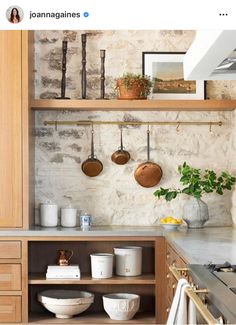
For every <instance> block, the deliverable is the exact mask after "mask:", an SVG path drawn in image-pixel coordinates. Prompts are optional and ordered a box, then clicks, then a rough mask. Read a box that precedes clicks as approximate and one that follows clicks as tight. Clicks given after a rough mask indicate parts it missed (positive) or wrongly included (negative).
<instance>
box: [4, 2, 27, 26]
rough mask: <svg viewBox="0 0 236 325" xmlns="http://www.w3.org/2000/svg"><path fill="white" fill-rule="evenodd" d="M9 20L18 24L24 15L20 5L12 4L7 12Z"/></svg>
mask: <svg viewBox="0 0 236 325" xmlns="http://www.w3.org/2000/svg"><path fill="white" fill-rule="evenodd" d="M6 16H7V20H8V21H9V22H10V23H12V24H18V23H20V22H21V21H22V19H23V17H24V12H23V10H22V9H21V7H19V6H11V7H9V8H8V9H7V12H6Z"/></svg>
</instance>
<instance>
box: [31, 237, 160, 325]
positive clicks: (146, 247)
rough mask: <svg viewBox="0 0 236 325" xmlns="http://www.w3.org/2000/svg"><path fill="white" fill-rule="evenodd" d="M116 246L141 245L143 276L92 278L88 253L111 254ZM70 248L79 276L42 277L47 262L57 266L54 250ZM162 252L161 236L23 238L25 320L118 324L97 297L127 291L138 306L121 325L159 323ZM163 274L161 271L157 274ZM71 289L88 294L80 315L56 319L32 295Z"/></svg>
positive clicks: (33, 321) (52, 322)
mask: <svg viewBox="0 0 236 325" xmlns="http://www.w3.org/2000/svg"><path fill="white" fill-rule="evenodd" d="M117 246H141V247H142V248H143V249H142V274H141V275H140V276H134V277H126V276H117V275H115V268H114V272H113V274H114V275H113V276H112V277H111V278H107V279H93V278H92V277H91V265H90V264H91V263H90V254H91V253H98V252H103V253H113V248H114V247H117ZM60 249H67V250H73V252H74V255H73V257H72V259H71V264H79V266H80V271H81V278H80V279H46V269H47V265H50V264H56V261H57V257H58V256H57V251H58V250H60ZM164 252H165V244H164V238H162V237H158V238H157V237H139V238H137V237H116V238H112V237H109V238H108V237H102V238H99V237H95V238H91V237H88V238H84V237H82V238H81V237H80V238H73V239H72V238H63V241H62V240H61V239H60V238H58V239H56V238H53V239H49V240H46V241H42V240H38V241H37V239H33V240H30V241H29V242H28V257H29V258H28V292H29V300H28V305H29V316H28V323H29V324H119V323H120V321H114V320H111V319H110V318H109V316H108V315H107V314H106V312H105V311H104V309H103V303H102V296H103V294H106V293H114V292H128V293H135V294H139V295H140V310H139V311H138V312H137V314H136V315H135V316H134V318H133V319H132V320H130V321H122V323H124V324H157V323H161V322H162V319H161V317H162V316H161V314H160V313H159V312H158V311H159V310H163V306H161V304H162V303H163V299H157V297H162V294H163V291H164V287H165V280H163V279H165V278H164V277H163V274H164V273H163V272H164V267H163V265H164V261H163V256H164ZM162 273H163V274H162ZM62 286H63V289H72V290H73V289H74V290H82V291H89V292H93V293H94V295H95V300H94V303H93V304H92V305H91V306H90V307H89V309H88V310H87V311H85V312H84V313H82V314H80V315H77V316H75V317H73V318H71V319H66V320H65V319H63V320H62V319H57V318H55V317H54V315H53V314H51V313H49V312H47V311H46V309H44V307H43V306H41V304H40V303H39V302H38V301H37V293H39V292H41V291H43V290H47V289H56V288H62Z"/></svg>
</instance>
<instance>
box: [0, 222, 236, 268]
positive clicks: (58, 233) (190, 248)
mask: <svg viewBox="0 0 236 325" xmlns="http://www.w3.org/2000/svg"><path fill="white" fill-rule="evenodd" d="M96 236H97V237H103V236H108V237H114V236H127V237H130V236H135V237H138V236H146V237H155V236H165V237H166V238H167V240H168V241H169V242H170V243H171V244H172V245H173V246H174V247H175V248H176V249H177V250H178V252H179V253H180V254H181V255H182V257H183V258H184V259H185V260H186V261H187V262H188V263H190V264H206V263H209V262H212V263H222V262H225V261H228V262H230V263H232V264H236V229H234V228H232V227H219V228H218V227H217V228H213V227H212V228H210V227H207V228H203V229H187V228H185V227H180V228H179V229H178V230H176V231H165V230H164V229H163V228H162V227H158V226H155V227H145V226H143V227H127V226H113V227H108V226H107V227H106V226H100V227H92V228H91V229H90V230H86V231H83V230H81V229H80V228H79V227H78V228H63V227H57V228H42V227H34V228H31V229H29V230H17V229H12V230H10V229H8V230H1V231H0V237H11V238H12V237H17V238H20V237H96Z"/></svg>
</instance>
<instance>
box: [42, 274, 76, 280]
mask: <svg viewBox="0 0 236 325" xmlns="http://www.w3.org/2000/svg"><path fill="white" fill-rule="evenodd" d="M46 279H80V273H74V274H58V273H57V274H56V273H46Z"/></svg>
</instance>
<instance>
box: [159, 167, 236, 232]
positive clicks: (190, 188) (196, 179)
mask: <svg viewBox="0 0 236 325" xmlns="http://www.w3.org/2000/svg"><path fill="white" fill-rule="evenodd" d="M178 171H179V174H180V176H181V177H180V183H182V185H183V186H184V187H183V188H182V189H179V188H178V189H171V188H162V187H161V188H160V189H157V190H156V191H155V192H154V195H155V196H157V197H158V198H160V197H164V198H165V200H166V201H171V200H173V199H175V198H176V197H177V195H179V194H182V193H183V194H187V195H189V196H190V198H191V199H190V200H189V201H187V203H185V205H184V211H183V219H184V221H186V223H187V225H188V227H189V228H202V227H203V225H204V223H205V222H206V221H207V220H208V219H209V214H208V206H207V204H206V203H205V202H204V201H202V200H201V198H202V195H203V194H205V193H206V194H209V193H217V194H219V195H223V192H224V191H225V190H232V188H233V186H234V184H235V183H236V178H235V177H234V176H232V175H230V174H229V173H228V172H225V171H222V172H221V174H220V175H219V176H217V175H216V172H215V171H213V170H208V169H206V170H205V171H204V172H203V171H201V169H198V168H193V167H190V166H189V165H188V164H187V163H186V162H184V164H183V165H182V166H179V168H178Z"/></svg>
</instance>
